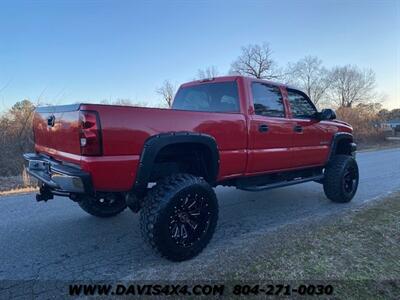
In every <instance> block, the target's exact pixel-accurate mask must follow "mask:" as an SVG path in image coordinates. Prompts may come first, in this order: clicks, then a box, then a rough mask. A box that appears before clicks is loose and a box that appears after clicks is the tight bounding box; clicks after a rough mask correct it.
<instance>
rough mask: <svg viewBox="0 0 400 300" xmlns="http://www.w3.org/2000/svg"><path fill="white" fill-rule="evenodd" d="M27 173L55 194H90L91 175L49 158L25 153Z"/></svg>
mask: <svg viewBox="0 0 400 300" xmlns="http://www.w3.org/2000/svg"><path fill="white" fill-rule="evenodd" d="M24 158H25V159H26V160H27V161H28V167H27V172H28V173H29V174H30V175H32V176H33V177H35V178H37V179H38V180H39V181H40V182H42V183H43V184H44V185H46V186H47V187H48V188H50V189H51V190H54V191H55V192H61V193H62V192H64V193H90V192H91V191H92V185H91V179H90V175H89V174H88V173H86V172H84V171H82V170H80V169H78V168H76V167H72V166H69V165H63V164H61V163H60V162H58V161H56V160H53V159H51V158H49V157H47V156H44V155H40V154H36V153H25V154H24Z"/></svg>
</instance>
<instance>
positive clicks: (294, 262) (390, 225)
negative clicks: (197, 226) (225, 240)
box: [218, 193, 400, 299]
mask: <svg viewBox="0 0 400 300" xmlns="http://www.w3.org/2000/svg"><path fill="white" fill-rule="evenodd" d="M250 244H251V245H249V247H248V248H249V249H248V250H247V251H246V253H241V255H240V256H239V255H236V256H235V258H234V259H232V258H231V259H230V262H229V266H228V267H226V268H225V270H224V271H220V270H218V272H219V274H220V276H221V277H222V278H226V279H227V280H229V281H231V280H232V281H240V282H243V280H246V281H249V282H258V283H262V282H263V281H266V280H268V281H269V280H273V281H274V282H276V283H279V282H290V284H292V285H296V284H297V283H310V284H311V283H313V282H316V281H321V282H325V283H326V284H332V285H333V286H334V290H335V294H334V297H338V298H341V299H359V298H363V299H379V298H382V299H388V298H392V299H399V298H400V193H396V194H392V195H391V196H389V197H387V198H386V199H384V200H380V201H377V202H375V203H374V204H368V205H366V206H365V207H363V208H360V209H358V210H356V211H351V212H349V213H345V214H343V213H342V214H340V215H336V216H332V217H330V218H329V220H320V221H318V220H314V221H311V222H309V223H308V224H307V225H304V226H303V225H301V226H299V225H288V226H286V227H284V228H281V229H278V230H277V231H274V232H272V233H268V234H266V235H264V236H258V237H257V238H255V239H254V241H253V242H251V243H250Z"/></svg>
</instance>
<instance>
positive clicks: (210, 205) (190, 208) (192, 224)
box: [140, 174, 218, 261]
mask: <svg viewBox="0 0 400 300" xmlns="http://www.w3.org/2000/svg"><path fill="white" fill-rule="evenodd" d="M217 220H218V202H217V197H216V195H215V193H214V190H213V189H212V187H211V186H210V185H209V184H208V183H207V182H206V181H205V180H204V179H202V178H199V177H195V176H193V175H190V174H174V175H171V176H168V177H166V178H164V179H162V180H161V181H160V182H158V183H157V185H156V186H155V187H153V188H152V189H151V190H150V191H149V193H148V194H147V197H146V198H145V199H144V206H143V208H142V209H141V211H140V229H141V232H142V236H143V238H144V240H145V241H146V242H147V244H149V245H150V246H151V247H152V248H153V249H154V250H155V251H156V252H158V253H159V254H160V255H161V256H163V257H165V258H167V259H169V260H172V261H183V260H187V259H190V258H192V257H194V256H196V255H197V254H199V253H200V252H201V251H202V250H203V249H204V248H205V247H206V245H207V244H208V243H209V241H210V240H211V238H212V236H213V234H214V231H215V227H216V224H217Z"/></svg>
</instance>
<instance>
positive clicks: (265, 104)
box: [251, 82, 285, 118]
mask: <svg viewBox="0 0 400 300" xmlns="http://www.w3.org/2000/svg"><path fill="white" fill-rule="evenodd" d="M251 90H252V93H253V103H254V110H255V113H256V114H257V115H261V116H268V117H281V118H283V117H285V109H284V106H283V98H282V94H281V91H280V90H279V87H277V86H273V85H268V84H264V83H260V82H253V84H252V85H251Z"/></svg>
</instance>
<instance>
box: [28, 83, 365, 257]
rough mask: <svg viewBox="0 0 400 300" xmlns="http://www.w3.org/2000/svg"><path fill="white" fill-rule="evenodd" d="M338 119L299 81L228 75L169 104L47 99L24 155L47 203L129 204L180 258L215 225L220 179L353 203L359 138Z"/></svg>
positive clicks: (115, 207)
mask: <svg viewBox="0 0 400 300" xmlns="http://www.w3.org/2000/svg"><path fill="white" fill-rule="evenodd" d="M335 118H336V115H335V112H334V111H333V110H331V109H324V110H322V111H318V110H317V109H316V107H315V106H314V104H313V103H312V101H311V100H310V99H309V97H308V96H307V95H306V94H305V93H304V92H302V91H300V90H298V89H296V88H293V87H289V86H286V85H283V84H279V83H274V82H269V81H265V80H260V79H256V78H248V77H243V76H225V77H218V78H210V79H205V80H198V81H193V82H189V83H185V84H183V85H181V86H180V88H179V90H178V91H177V93H176V96H175V98H174V101H173V105H172V108H171V109H160V108H142V107H130V106H117V105H100V104H89V103H82V104H74V105H64V106H49V107H39V108H37V109H36V111H35V115H34V120H33V128H34V137H35V152H34V153H26V154H25V155H24V157H25V158H26V160H27V161H28V167H27V171H28V172H29V174H31V175H32V176H34V177H36V178H37V179H38V180H39V182H40V192H39V193H38V194H37V200H38V201H42V200H45V201H47V200H49V199H52V198H53V197H54V195H59V196H66V197H69V198H70V199H72V200H73V201H75V202H77V203H78V204H79V205H80V207H82V209H83V210H85V211H86V212H87V213H89V214H91V215H94V216H97V217H111V216H115V215H117V214H119V213H120V212H122V211H123V210H124V209H125V208H126V207H129V208H130V209H131V210H132V211H133V212H140V224H141V225H140V227H141V232H142V234H143V237H144V239H145V240H146V241H147V242H148V244H149V245H150V246H151V247H152V248H154V249H155V250H156V251H157V252H158V253H160V254H161V255H162V256H164V257H166V258H167V259H170V260H174V261H181V260H185V259H189V258H191V257H194V256H195V255H197V254H198V253H200V252H201V251H202V249H203V248H204V247H205V246H206V245H207V244H208V242H209V241H210V239H211V237H212V235H213V233H214V230H215V227H216V224H217V219H218V203H217V198H216V194H215V192H214V189H213V188H214V187H216V186H218V185H225V186H234V187H236V188H238V189H243V190H247V191H260V190H264V189H270V188H276V187H282V186H286V185H292V184H298V183H302V182H307V181H315V182H318V183H321V184H322V185H323V189H324V191H325V194H326V196H327V198H329V199H330V200H332V201H334V202H348V201H350V200H351V199H352V198H353V196H354V194H355V193H356V190H357V186H358V175H359V174H358V167H357V162H356V160H355V155H354V154H355V151H356V145H355V143H354V141H353V136H352V127H351V126H350V125H349V124H347V123H345V122H341V121H337V120H335ZM299 201H301V200H299Z"/></svg>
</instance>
